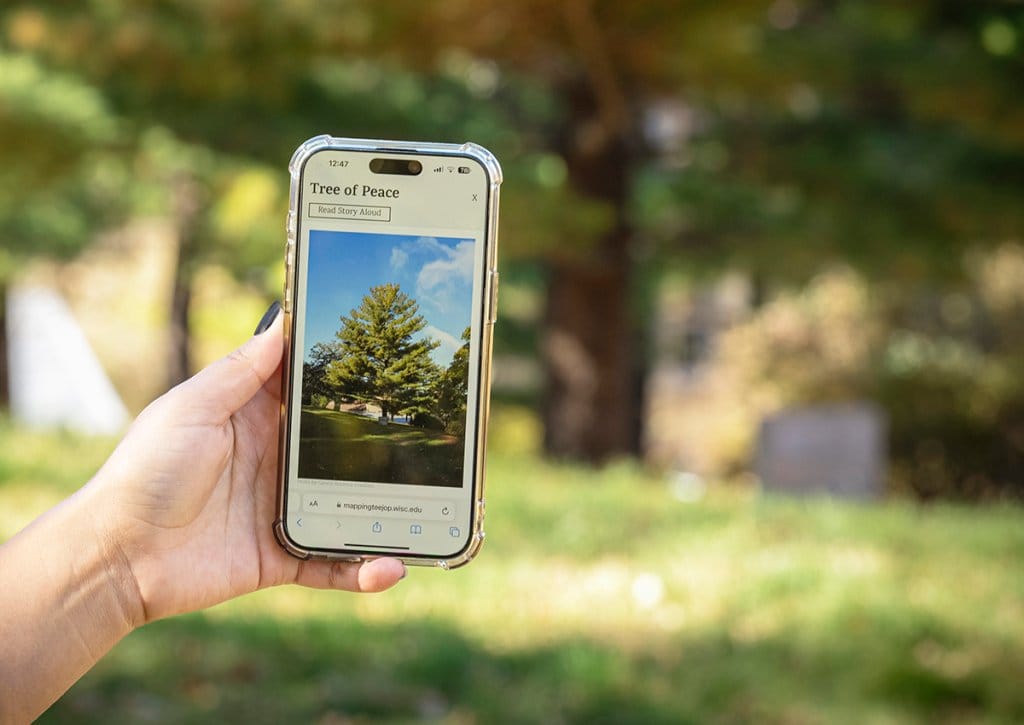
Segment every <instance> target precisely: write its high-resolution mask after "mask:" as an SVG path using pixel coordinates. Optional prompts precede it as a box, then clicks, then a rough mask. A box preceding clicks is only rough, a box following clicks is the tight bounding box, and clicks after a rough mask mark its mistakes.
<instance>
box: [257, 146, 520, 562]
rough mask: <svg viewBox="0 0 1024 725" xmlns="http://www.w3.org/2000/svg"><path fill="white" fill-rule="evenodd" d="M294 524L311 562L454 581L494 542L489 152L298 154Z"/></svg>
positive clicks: (292, 281)
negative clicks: (422, 570)
mask: <svg viewBox="0 0 1024 725" xmlns="http://www.w3.org/2000/svg"><path fill="white" fill-rule="evenodd" d="M289 170H290V172H291V194H290V209H289V212H288V221H287V225H286V228H287V245H286V251H285V279H286V281H285V291H284V303H283V305H282V306H283V307H284V314H285V320H284V322H285V355H284V362H283V365H282V395H281V428H280V431H281V433H280V435H281V438H280V448H279V453H280V456H279V462H280V463H279V479H278V497H277V498H278V501H277V518H276V520H275V522H274V533H275V535H276V537H277V540H278V541H279V542H280V544H281V545H282V546H283V547H284V548H285V550H286V551H288V552H289V553H290V554H292V555H294V556H296V557H299V558H302V559H341V560H350V561H358V560H362V559H367V558H373V557H380V556H395V557H398V558H400V559H402V560H403V561H405V562H406V563H407V564H420V565H434V566H439V567H441V568H445V569H449V568H454V567H457V566H461V565H463V564H466V563H467V562H469V561H470V560H471V559H472V558H473V557H474V556H476V554H477V552H478V551H479V549H480V546H481V544H482V543H483V539H484V531H483V521H484V494H483V491H484V454H485V451H484V448H485V441H486V433H487V417H488V407H489V400H490V378H491V342H492V332H493V327H494V323H495V319H496V313H497V307H496V303H497V292H498V270H497V251H498V247H497V226H498V188H499V186H500V184H501V167H500V165H499V164H498V161H497V159H495V157H494V156H493V155H492V154H491V153H490V152H489V151H487V150H486V149H484V148H483V147H481V146H477V145H475V144H471V143H467V144H462V145H458V144H443V143H408V142H399V141H371V140H360V139H350V138H335V137H332V136H317V137H315V138H312V139H310V140H308V141H306V142H305V143H303V144H302V145H301V146H299V148H298V149H297V150H296V151H295V154H294V156H293V157H292V160H291V163H290V164H289Z"/></svg>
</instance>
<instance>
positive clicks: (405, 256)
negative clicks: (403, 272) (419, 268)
mask: <svg viewBox="0 0 1024 725" xmlns="http://www.w3.org/2000/svg"><path fill="white" fill-rule="evenodd" d="M408 261H409V253H408V252H406V251H404V250H402V249H400V248H399V247H395V248H394V249H392V250H391V269H393V270H395V271H396V272H397V271H398V270H400V269H401V268H402V267H404V266H405V263H406V262H408Z"/></svg>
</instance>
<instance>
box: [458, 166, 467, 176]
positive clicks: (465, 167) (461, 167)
mask: <svg viewBox="0 0 1024 725" xmlns="http://www.w3.org/2000/svg"><path fill="white" fill-rule="evenodd" d="M459 173H460V174H468V173H469V167H468V166H460V167H459Z"/></svg>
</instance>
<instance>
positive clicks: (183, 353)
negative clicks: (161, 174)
mask: <svg viewBox="0 0 1024 725" xmlns="http://www.w3.org/2000/svg"><path fill="white" fill-rule="evenodd" d="M173 186H174V192H173V193H174V212H175V226H176V229H177V236H178V256H177V260H176V262H175V265H174V282H173V287H172V289H171V310H170V313H171V314H170V319H169V321H168V332H169V337H170V339H169V341H168V350H167V352H168V357H167V387H168V388H173V387H174V386H175V385H177V384H178V383H180V382H181V381H183V380H186V379H187V378H188V377H189V376H190V375H191V374H192V354H191V350H190V347H191V345H190V343H191V331H190V329H189V313H190V312H191V309H192V282H193V276H194V266H195V263H194V259H193V258H194V255H195V252H196V247H197V246H198V239H197V237H198V235H199V217H200V210H201V208H202V203H201V189H200V187H199V184H198V183H197V182H196V181H195V179H192V178H190V177H189V176H188V175H187V174H181V175H180V176H178V177H177V178H176V179H175V181H174V184H173Z"/></svg>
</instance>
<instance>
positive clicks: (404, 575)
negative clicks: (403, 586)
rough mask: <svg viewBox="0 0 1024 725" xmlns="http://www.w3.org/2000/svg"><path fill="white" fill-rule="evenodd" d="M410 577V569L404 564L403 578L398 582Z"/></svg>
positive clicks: (399, 578)
mask: <svg viewBox="0 0 1024 725" xmlns="http://www.w3.org/2000/svg"><path fill="white" fill-rule="evenodd" d="M408 575H409V569H408V568H407V567H406V566H405V564H402V576H400V577H398V581H402V580H403V579H405V577H406V576H408Z"/></svg>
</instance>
